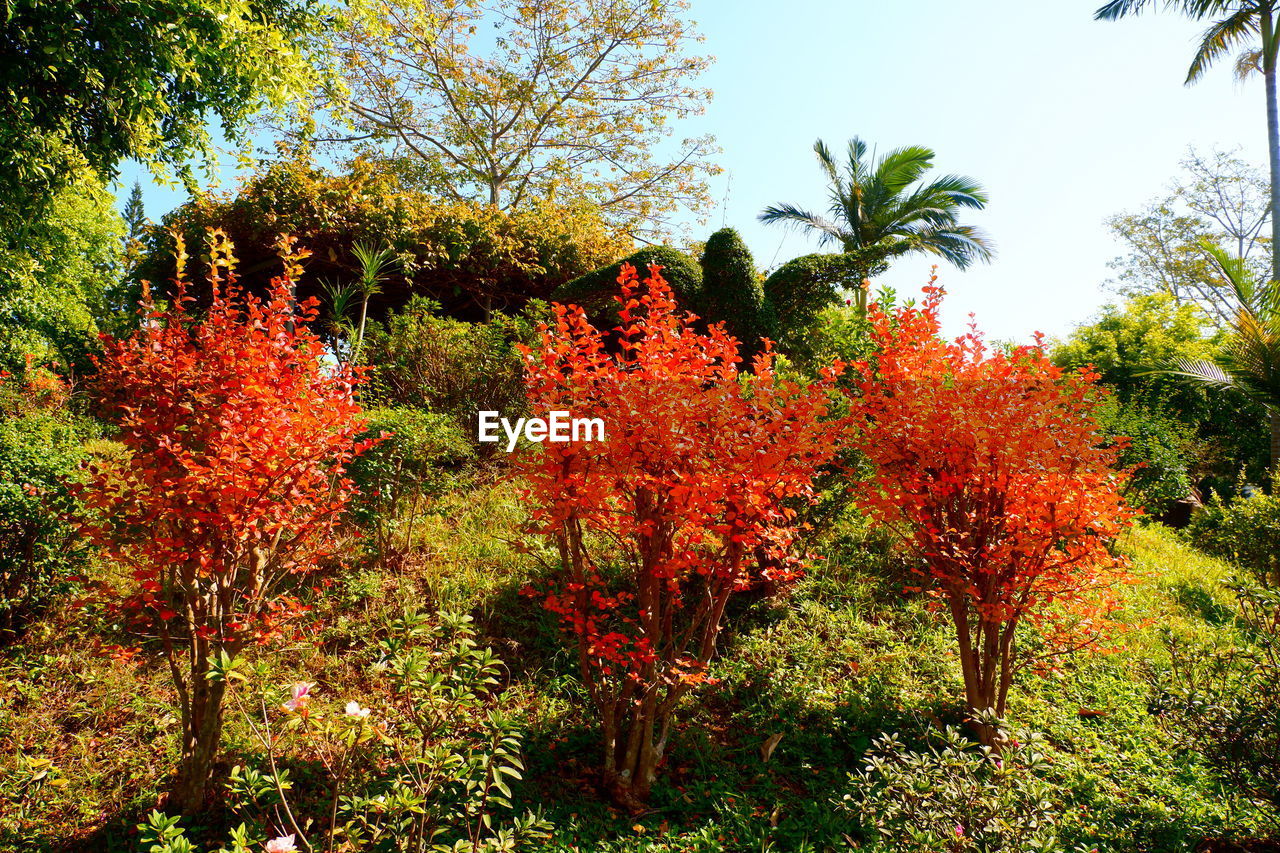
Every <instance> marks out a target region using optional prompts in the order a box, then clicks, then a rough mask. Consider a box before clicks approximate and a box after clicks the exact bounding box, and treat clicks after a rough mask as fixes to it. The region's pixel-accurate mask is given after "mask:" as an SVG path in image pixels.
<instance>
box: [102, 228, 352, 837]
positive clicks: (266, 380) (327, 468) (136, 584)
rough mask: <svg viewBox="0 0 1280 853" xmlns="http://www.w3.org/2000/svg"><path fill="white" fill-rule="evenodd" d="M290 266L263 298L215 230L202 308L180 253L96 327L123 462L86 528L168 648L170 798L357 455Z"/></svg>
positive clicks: (202, 752) (285, 616)
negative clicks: (157, 291) (174, 722)
mask: <svg viewBox="0 0 1280 853" xmlns="http://www.w3.org/2000/svg"><path fill="white" fill-rule="evenodd" d="M280 248H281V257H282V258H283V260H284V273H283V274H282V275H280V276H277V277H276V278H275V279H274V281H273V282H272V287H271V291H270V296H269V298H268V299H267V300H265V301H260V300H258V299H256V298H254V297H252V296H248V295H245V294H244V293H242V292H241V291H240V290H239V288H238V287H237V286H236V284H235V278H236V277H235V272H234V269H235V263H236V262H235V258H234V257H233V255H232V252H231V246H230V244H229V243H228V242H227V240H226V238H225V235H221V234H218V233H216V232H215V233H214V234H213V235H212V236H211V240H210V260H211V271H210V275H209V286H210V288H211V291H212V303H211V304H210V305H209V307H208V310H207V311H204V312H202V313H200V314H199V315H197V314H196V313H194V312H193V311H192V310H191V302H192V300H191V298H190V297H189V296H188V295H187V288H188V285H187V283H186V281H185V279H184V277H183V275H182V270H183V263H184V261H185V260H186V258H185V255H184V254H183V253H182V252H181V251H180V252H179V260H178V264H179V266H178V269H179V276H178V279H177V281H176V290H175V293H176V298H174V300H173V301H172V302H171V304H170V305H169V306H168V307H167V308H158V307H156V306H154V305H152V304H150V302H146V303H144V305H143V322H142V324H141V328H140V329H139V330H138V331H137V332H135V333H134V334H133V335H132V336H131V337H129V338H127V339H124V340H116V339H113V338H110V337H104V339H103V345H104V349H105V353H104V355H103V356H102V357H101V358H100V359H99V360H98V370H99V373H98V376H97V379H96V390H97V392H98V394H99V395H100V396H101V398H102V400H103V401H104V403H105V404H106V405H107V407H108V408H109V410H111V412H112V413H113V415H114V419H115V420H116V422H117V423H118V425H119V427H120V433H119V437H118V438H119V441H120V442H122V443H123V444H124V446H125V448H126V450H127V453H126V454H125V459H126V461H125V462H124V463H123V465H122V466H120V467H112V468H110V469H107V468H103V469H102V470H96V471H92V472H91V478H90V482H89V483H88V485H87V486H86V487H85V488H84V489H83V490H82V496H83V499H84V502H85V505H86V506H87V508H88V512H89V513H90V516H89V519H88V520H87V522H86V523H85V530H86V531H87V533H88V534H89V535H90V536H91V538H92V539H94V540H95V541H96V542H97V543H98V544H100V545H101V546H102V547H103V549H104V551H105V553H107V554H108V555H110V556H111V557H112V558H114V560H116V561H117V562H118V563H119V564H120V565H122V566H124V567H126V568H127V569H129V570H130V571H131V573H132V579H133V582H132V583H131V584H130V585H129V587H128V588H126V589H120V590H108V592H109V593H110V594H111V599H112V600H113V601H114V602H115V604H116V606H117V607H118V608H119V610H120V611H121V612H123V613H124V614H126V615H127V617H128V618H129V620H130V624H131V625H132V626H133V628H135V629H136V630H137V631H138V632H140V633H141V634H142V635H143V636H145V637H151V638H154V639H155V640H156V641H158V643H159V645H160V646H161V648H162V649H163V651H164V654H165V657H166V658H167V660H168V663H169V671H170V673H171V675H172V678H173V683H174V686H175V688H176V689H177V693H178V700H179V701H178V705H179V709H180V717H181V721H182V759H181V765H180V768H179V773H178V778H177V780H176V781H175V783H174V787H173V792H172V797H171V801H170V802H171V803H172V804H173V805H175V806H176V807H178V808H180V809H182V810H183V811H186V812H193V811H198V810H199V809H200V808H201V807H202V805H203V803H204V796H205V788H206V785H207V782H208V778H209V774H210V769H211V767H212V764H213V760H214V758H215V756H216V753H217V749H218V742H219V740H220V737H221V730H222V700H223V695H224V692H225V690H226V679H225V678H224V677H222V676H221V674H220V670H221V669H225V667H226V665H227V664H228V662H229V661H230V660H231V659H233V658H234V657H235V656H236V655H237V654H238V653H239V652H240V651H241V650H242V649H243V648H245V646H246V645H247V644H250V643H263V642H267V641H269V640H270V639H272V638H273V637H275V636H276V635H278V634H279V632H280V631H281V629H282V627H283V626H284V625H285V624H287V622H288V620H289V619H290V618H292V617H294V616H296V615H297V614H298V613H299V612H300V610H301V608H300V606H299V604H298V602H297V600H296V599H295V598H294V596H293V595H292V592H293V591H294V589H295V587H296V585H297V583H298V576H299V575H302V574H304V573H307V572H310V571H312V570H313V569H314V568H315V567H316V565H317V561H319V560H321V559H322V558H324V557H325V556H326V555H329V554H330V553H332V551H333V549H334V546H335V543H336V536H335V525H336V524H337V522H338V518H339V515H340V514H341V513H342V512H343V510H344V508H345V507H346V504H347V500H348V498H349V497H350V495H351V486H350V483H349V481H348V480H347V479H346V477H345V474H344V466H345V465H346V464H347V463H349V462H350V461H351V460H352V458H353V457H354V456H355V455H356V454H358V453H359V452H361V450H362V447H361V446H358V445H357V444H356V442H355V436H356V435H357V434H358V433H359V432H360V431H361V430H362V429H363V428H364V423H363V420H362V418H361V413H360V407H359V405H358V404H357V403H356V401H355V399H354V397H353V388H354V386H355V384H356V380H357V377H356V376H355V375H353V374H352V372H351V371H350V370H348V369H347V368H345V367H337V368H335V367H332V366H328V365H326V364H325V363H324V361H323V360H322V356H323V347H322V344H321V342H320V340H319V339H318V338H317V337H316V336H315V335H314V334H313V333H312V332H311V331H310V330H309V328H308V326H307V323H308V322H310V321H311V320H313V319H314V317H315V303H314V301H307V302H304V303H303V304H302V305H301V306H295V305H294V302H293V299H292V288H293V282H294V280H295V278H296V277H297V275H298V274H299V272H300V269H301V268H300V266H299V263H298V262H299V260H300V258H301V257H302V254H301V253H299V252H295V251H294V250H293V248H292V243H291V241H288V240H284V241H282V242H281V247H280Z"/></svg>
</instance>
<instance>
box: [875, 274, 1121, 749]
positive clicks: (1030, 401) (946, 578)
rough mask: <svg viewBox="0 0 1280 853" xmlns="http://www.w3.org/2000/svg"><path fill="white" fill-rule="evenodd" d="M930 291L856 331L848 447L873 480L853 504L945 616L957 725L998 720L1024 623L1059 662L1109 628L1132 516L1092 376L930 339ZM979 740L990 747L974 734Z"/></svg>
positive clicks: (934, 326)
mask: <svg viewBox="0 0 1280 853" xmlns="http://www.w3.org/2000/svg"><path fill="white" fill-rule="evenodd" d="M941 300H942V291H941V290H940V289H938V288H936V287H934V286H932V283H931V285H930V286H929V287H927V288H925V298H924V302H923V304H922V305H921V306H920V307H905V308H901V309H898V310H895V311H893V312H891V313H887V312H885V311H882V310H880V308H879V307H878V306H873V308H872V310H871V312H870V315H869V317H868V319H869V321H870V323H871V328H872V337H873V340H874V342H875V344H876V345H877V347H878V349H879V352H878V354H877V355H876V357H875V358H874V361H873V362H872V363H863V364H859V365H857V366H856V367H857V369H858V370H859V371H860V372H861V382H860V389H859V390H860V393H859V394H858V395H855V396H852V397H851V400H852V403H853V406H854V410H855V414H856V415H857V416H859V418H858V419H859V420H860V424H859V425H858V427H857V428H856V429H855V436H856V438H855V442H856V444H857V446H858V448H859V449H860V450H861V451H862V452H863V453H865V454H866V456H867V459H868V460H869V462H870V463H871V465H872V468H873V470H874V474H873V475H872V483H871V485H872V488H869V489H867V490H866V491H865V492H864V493H863V494H862V495H861V496H860V501H861V503H862V504H863V505H864V506H865V507H867V508H868V509H869V510H870V511H871V512H872V514H873V515H874V516H875V517H877V518H879V519H880V520H882V521H883V522H885V523H886V524H888V525H889V526H890V527H891V528H893V529H894V530H896V531H898V532H899V533H900V534H901V536H902V537H903V539H904V540H905V541H906V542H907V543H908V544H909V546H910V547H911V548H912V549H913V550H914V551H915V553H916V554H917V555H918V556H919V557H920V559H921V568H920V569H919V572H920V574H921V576H922V577H923V578H924V581H925V583H924V587H925V589H926V590H927V591H928V592H929V593H930V594H931V595H933V596H936V598H937V601H938V604H939V606H940V607H942V608H944V609H945V610H946V612H947V613H949V614H950V617H951V621H952V623H953V624H954V626H955V630H956V635H957V637H958V639H959V645H960V665H961V670H962V671H963V674H964V685H965V701H966V704H967V706H968V708H969V710H970V711H988V710H990V711H994V713H995V714H996V715H997V716H1000V717H1003V716H1004V713H1005V705H1006V699H1007V697H1008V693H1009V687H1010V683H1011V681H1012V678H1013V675H1014V671H1015V668H1016V667H1017V666H1018V665H1019V664H1020V663H1026V662H1028V661H1027V660H1025V659H1023V658H1022V657H1020V656H1019V654H1018V649H1017V639H1016V638H1017V634H1018V629H1019V627H1020V626H1022V625H1023V624H1024V623H1029V624H1032V625H1035V626H1038V627H1039V628H1040V629H1041V630H1042V633H1043V634H1044V636H1045V638H1046V639H1047V640H1048V641H1049V646H1048V652H1047V653H1048V654H1049V655H1059V654H1063V653H1066V652H1069V651H1072V650H1078V649H1083V648H1086V647H1089V646H1091V645H1095V644H1096V643H1097V642H1098V641H1099V640H1100V639H1101V638H1102V637H1103V636H1105V634H1106V632H1107V628H1108V627H1111V624H1112V623H1110V620H1109V618H1108V617H1109V615H1110V613H1111V611H1112V610H1113V609H1114V607H1115V606H1116V605H1115V600H1114V596H1113V595H1112V594H1111V590H1112V589H1113V588H1114V587H1115V586H1116V584H1117V583H1119V582H1121V581H1123V580H1125V579H1126V578H1127V575H1126V574H1125V568H1124V561H1123V560H1122V559H1121V558H1119V557H1117V556H1116V555H1115V554H1114V553H1113V552H1112V550H1111V545H1112V542H1113V540H1114V539H1115V537H1116V536H1117V534H1118V533H1119V532H1120V531H1121V529H1122V527H1123V526H1124V524H1125V523H1126V521H1127V520H1128V519H1129V518H1130V517H1131V512H1130V511H1129V510H1128V509H1127V508H1126V507H1125V505H1124V503H1123V501H1122V500H1121V497H1120V486H1121V485H1122V482H1121V481H1122V477H1123V475H1122V474H1121V473H1118V472H1117V471H1116V469H1115V467H1114V463H1115V458H1116V450H1115V449H1114V448H1107V447H1104V446H1103V442H1102V439H1101V437H1100V436H1099V434H1098V426H1097V423H1096V421H1095V420H1094V416H1093V405H1094V403H1093V401H1094V400H1095V399H1096V397H1097V395H1098V393H1099V392H1098V390H1097V389H1096V387H1095V386H1094V384H1093V383H1094V380H1095V379H1096V376H1094V375H1092V374H1089V373H1067V372H1064V371H1062V370H1060V369H1059V368H1056V367H1054V366H1053V365H1052V364H1050V362H1049V360H1048V359H1047V358H1046V357H1045V354H1044V351H1043V348H1042V346H1041V345H1040V339H1039V338H1037V341H1036V345H1035V346H1024V347H1018V348H1016V349H1013V350H1011V351H1008V352H1005V351H1002V350H992V349H991V348H989V347H988V346H987V345H986V344H985V343H984V341H983V339H982V336H981V335H980V334H979V333H978V332H977V331H976V329H971V331H970V332H969V334H967V335H965V336H963V337H961V338H959V339H957V340H954V341H947V340H943V339H942V338H941V337H940V325H939V320H938V312H939V309H940V307H941ZM980 730H981V733H982V735H983V738H984V740H988V741H989V740H990V739H991V737H992V735H993V732H992V730H991V729H990V727H989V726H982V727H980Z"/></svg>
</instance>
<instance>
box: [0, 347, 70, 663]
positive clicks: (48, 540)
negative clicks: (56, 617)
mask: <svg viewBox="0 0 1280 853" xmlns="http://www.w3.org/2000/svg"><path fill="white" fill-rule="evenodd" d="M29 373H31V372H30V371H29ZM37 373H39V374H42V373H43V371H37ZM45 378H47V379H49V378H50V377H48V376H46V377H45ZM50 381H52V382H53V383H54V384H53V385H49V386H47V387H46V388H44V390H43V391H42V390H41V386H39V385H38V384H37V383H36V381H35V380H33V379H31V378H30V376H29V377H28V378H27V379H25V380H24V381H23V390H22V391H21V392H16V391H15V390H14V386H15V385H16V383H11V382H7V381H6V380H5V379H4V377H3V375H0V642H3V641H4V640H5V639H8V637H9V636H10V635H11V634H12V633H13V632H14V631H15V630H16V629H17V628H18V627H19V626H20V624H21V623H22V621H23V619H24V618H25V617H26V616H28V615H30V614H31V613H32V612H33V611H34V610H35V609H37V608H39V607H40V606H41V605H42V604H43V603H45V602H46V601H47V600H48V599H49V597H50V596H51V595H52V594H53V593H54V592H55V591H56V590H57V589H58V588H59V587H60V586H61V585H63V584H64V583H65V582H66V579H67V578H68V576H70V575H72V574H73V573H75V572H76V571H78V570H79V568H80V567H81V566H82V565H83V552H82V550H81V548H80V544H79V537H78V536H77V534H76V532H75V528H74V526H73V525H72V523H71V522H70V520H69V518H70V514H71V511H72V509H73V508H74V507H75V505H76V502H75V500H74V498H73V497H72V495H71V492H70V489H69V487H68V485H67V478H68V477H70V476H71V475H72V474H73V473H74V472H75V471H76V470H77V468H78V467H79V464H80V461H81V459H82V458H83V456H84V454H83V451H82V441H83V439H84V438H85V436H86V432H87V426H86V424H85V423H84V422H82V421H80V420H78V419H76V418H74V417H73V416H72V415H71V414H70V413H69V412H67V411H66V409H65V408H63V406H62V403H63V401H64V400H65V397H64V396H62V395H60V394H59V393H58V389H60V388H61V385H60V383H58V382H57V380H56V379H50ZM46 392H47V394H48V395H51V396H46ZM18 401H21V403H19V402H18Z"/></svg>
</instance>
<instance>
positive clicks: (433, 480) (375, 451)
mask: <svg viewBox="0 0 1280 853" xmlns="http://www.w3.org/2000/svg"><path fill="white" fill-rule="evenodd" d="M365 416H366V417H367V418H368V419H369V426H368V429H367V430H366V431H365V433H364V434H363V435H361V436H360V439H361V440H363V439H368V438H375V437H378V436H381V435H386V438H385V439H384V440H382V441H380V442H379V443H378V444H376V445H374V446H373V447H372V448H371V449H370V450H368V451H367V452H365V453H364V454H363V455H361V456H359V457H357V458H356V460H355V461H354V462H353V463H352V464H351V466H350V468H349V469H348V473H349V474H350V475H351V478H352V480H354V481H355V483H356V485H357V486H358V487H359V489H360V495H359V497H358V498H356V500H355V501H354V502H353V505H352V509H353V512H354V514H355V516H356V519H357V520H358V521H359V522H360V523H361V525H362V526H363V527H365V529H367V530H368V531H370V533H371V534H372V537H373V544H374V547H375V548H376V550H377V553H378V554H379V555H380V556H381V557H382V558H383V559H386V558H388V557H391V556H393V555H395V554H400V553H405V552H408V551H409V550H410V549H412V547H413V543H414V530H415V527H416V523H417V521H418V520H419V519H420V518H421V515H422V512H423V511H424V509H425V506H424V504H425V503H426V501H428V500H429V499H431V498H433V497H436V496H438V495H439V494H441V493H442V492H443V491H444V490H445V489H446V488H447V486H448V484H449V480H450V477H451V475H452V473H453V472H455V471H456V470H457V469H458V468H460V467H461V466H463V465H465V464H466V463H467V462H470V461H472V460H473V459H474V458H475V453H476V451H475V445H474V444H473V443H472V442H470V441H468V439H467V436H466V435H464V434H463V432H462V429H461V427H460V426H458V424H457V423H456V421H455V420H454V419H453V418H451V417H450V416H448V415H443V414H435V413H432V412H426V411H423V410H422V409H409V408H387V409H369V410H367V411H366V412H365Z"/></svg>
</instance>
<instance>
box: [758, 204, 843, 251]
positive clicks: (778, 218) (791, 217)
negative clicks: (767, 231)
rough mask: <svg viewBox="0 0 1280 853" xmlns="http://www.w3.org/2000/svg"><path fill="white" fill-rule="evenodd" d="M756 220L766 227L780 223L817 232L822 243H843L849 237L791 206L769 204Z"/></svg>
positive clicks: (829, 224)
mask: <svg viewBox="0 0 1280 853" xmlns="http://www.w3.org/2000/svg"><path fill="white" fill-rule="evenodd" d="M758 218H759V220H760V221H761V222H763V223H765V224H767V225H768V224H773V223H775V222H780V223H782V224H784V225H790V226H791V227H793V228H796V229H798V230H801V231H818V232H819V233H821V234H822V238H821V239H822V242H823V243H828V242H832V241H836V242H843V241H844V240H845V238H846V237H848V236H849V232H847V231H845V230H844V229H841V228H840V227H839V226H838V225H836V224H835V223H834V222H831V221H830V220H827V219H824V218H823V217H821V216H819V215H818V214H816V213H813V212H812V211H808V210H804V209H802V208H799V207H796V206H795V205H793V204H771V205H769V206H768V207H766V208H765V209H764V212H763V213H761V214H760V216H759V217H758Z"/></svg>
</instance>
